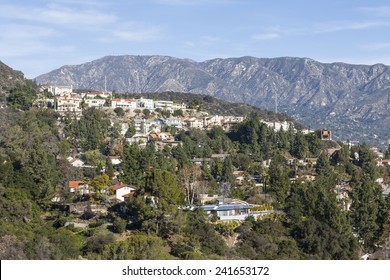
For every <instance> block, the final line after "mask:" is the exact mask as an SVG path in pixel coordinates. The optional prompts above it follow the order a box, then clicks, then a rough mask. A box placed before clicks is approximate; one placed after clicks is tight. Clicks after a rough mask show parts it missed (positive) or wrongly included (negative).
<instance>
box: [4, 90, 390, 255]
mask: <svg viewBox="0 0 390 280" xmlns="http://www.w3.org/2000/svg"><path fill="white" fill-rule="evenodd" d="M10 92H11V95H9V99H8V102H9V103H8V104H9V106H10V107H9V108H6V109H2V113H1V119H2V120H1V121H0V131H1V132H0V152H1V153H0V213H1V219H0V258H1V259H77V258H88V259H355V258H358V257H359V254H360V253H361V252H362V251H364V252H372V251H374V250H376V249H377V248H378V246H379V245H383V244H385V242H388V241H389V235H390V231H389V230H390V229H389V213H390V199H389V197H387V198H384V197H383V196H382V192H381V189H380V187H379V185H378V184H377V183H376V182H375V180H376V179H377V178H378V176H379V175H381V177H384V178H388V177H389V176H390V170H389V169H386V168H378V167H377V166H376V164H375V161H374V160H375V156H374V154H373V152H372V151H371V150H370V149H369V147H368V146H366V145H360V146H354V147H352V148H351V149H350V148H349V147H347V146H343V147H341V149H339V150H338V151H337V152H336V153H334V154H333V155H332V156H331V157H329V156H328V155H327V154H325V152H324V150H325V149H326V148H328V147H329V146H335V145H337V144H335V143H333V142H331V141H321V140H320V139H319V137H318V135H317V134H316V133H312V134H308V135H303V134H302V133H301V132H300V131H295V130H294V129H293V128H291V129H289V130H287V131H283V130H281V131H278V132H275V131H274V130H273V129H272V128H270V127H268V126H267V125H265V124H264V123H263V122H261V117H260V116H259V115H258V114H256V113H253V114H250V115H249V116H248V117H247V119H246V120H245V121H244V122H243V123H242V124H241V125H239V126H238V128H237V129H236V130H235V131H232V132H231V133H225V132H224V131H223V130H222V129H221V128H220V127H216V128H213V129H212V130H209V131H201V130H192V131H178V132H177V134H176V135H175V138H176V140H177V141H181V142H182V145H178V146H177V147H171V146H169V145H167V146H165V147H164V148H163V149H161V150H158V149H157V148H156V145H155V143H154V142H150V143H147V144H146V145H145V146H144V147H141V145H139V144H128V143H127V142H125V141H123V139H121V137H120V135H119V133H118V131H117V130H118V128H117V127H115V126H113V125H111V122H110V120H109V118H108V115H107V113H106V112H104V111H101V110H97V109H93V108H92V109H88V110H87V111H85V112H84V114H83V117H81V118H80V119H78V120H77V119H75V118H72V116H68V117H66V118H63V119H62V120H61V121H58V120H59V119H58V117H59V116H57V115H56V114H55V113H54V111H52V110H49V109H44V110H43V109H37V108H31V106H30V105H29V104H30V103H29V102H26V98H27V99H28V100H29V98H30V96H33V95H34V94H33V92H32V91H31V88H29V89H26V88H25V87H24V86H21V87H16V88H15V89H13V90H12V91H10ZM12 93H14V95H12ZM21 93H22V94H21ZM21 96H22V98H20V97H21ZM115 113H116V112H115ZM115 113H114V114H115ZM117 117H120V116H117ZM130 129H131V128H130ZM73 149H80V150H82V151H83V152H84V156H85V158H86V160H87V161H88V162H89V163H90V164H91V165H95V166H97V168H96V169H91V168H89V169H78V168H73V167H71V166H70V165H69V163H68V162H67V161H66V160H65V158H66V155H69V154H70V152H71V150H73ZM112 154H118V155H121V157H122V160H123V162H122V164H121V166H120V170H119V175H118V176H119V177H118V179H119V180H120V181H122V182H124V183H127V184H129V185H132V186H134V187H135V188H136V189H137V192H136V195H133V196H132V197H130V199H129V200H128V201H127V202H126V204H125V205H124V209H125V211H120V209H119V207H117V205H113V204H110V202H108V201H107V197H106V196H105V195H104V192H102V190H103V189H104V188H106V187H107V186H109V185H110V179H112V177H113V176H114V173H115V170H114V169H113V167H112V166H111V165H110V163H109V161H107V157H108V156H109V155H112ZM212 154H229V156H227V157H226V159H216V160H213V161H212V163H211V164H210V166H208V165H207V164H206V161H203V164H201V165H197V164H195V163H194V162H193V159H194V158H198V159H205V158H210V156H211V155H212ZM356 154H358V155H359V157H356ZM387 155H389V153H387ZM313 157H316V158H318V159H317V164H316V165H314V166H310V165H305V166H300V165H299V163H298V162H297V161H299V160H304V159H306V158H313ZM286 158H294V161H295V162H294V163H292V164H288V163H287V161H286ZM269 159H271V164H270V166H269V167H266V166H265V165H264V164H263V161H266V160H269ZM102 167H105V169H104V170H105V172H102ZM234 170H240V171H243V174H244V182H243V183H240V184H238V183H237V182H236V181H235V178H234V176H233V171H234ZM304 172H312V173H315V174H316V179H315V180H314V181H307V180H301V179H299V178H300V175H301V173H304ZM251 176H255V177H256V178H258V181H260V182H261V183H262V185H260V186H259V185H257V184H255V182H254V180H252V179H251ZM294 178H298V179H296V180H292V179H294ZM80 179H83V180H85V181H88V182H89V184H90V185H91V186H92V187H93V189H94V190H95V191H96V192H97V194H99V195H95V196H91V197H88V198H85V197H71V196H70V194H69V192H68V190H67V183H68V181H69V180H80ZM340 182H349V184H350V185H351V190H350V193H349V195H350V197H351V198H352V199H353V203H352V206H351V209H350V211H344V210H342V208H341V202H340V201H339V200H338V199H337V197H336V192H335V190H334V188H335V186H336V184H338V183H340ZM200 193H209V194H224V195H226V196H228V197H231V198H237V199H241V200H245V201H248V202H251V203H254V204H259V205H270V204H272V205H273V207H274V209H277V210H279V211H278V212H275V213H274V214H271V215H269V216H266V217H264V218H263V219H259V220H255V219H253V218H248V219H247V220H246V221H244V222H238V221H231V222H221V221H218V220H217V219H216V217H208V216H207V215H206V214H205V212H204V211H203V210H201V208H197V209H196V210H194V211H189V210H186V209H185V207H186V206H187V205H188V204H196V203H198V200H197V195H198V194H200ZM57 194H60V195H62V196H63V197H65V199H66V202H78V201H82V202H89V203H92V202H96V201H98V202H99V203H101V204H106V205H108V206H109V211H108V214H106V215H100V216H95V215H93V214H91V215H87V214H88V213H89V212H88V211H89V210H88V209H87V210H86V213H84V214H83V215H81V216H77V215H74V214H71V213H69V212H68V211H66V210H65V208H64V207H62V206H63V205H61V204H55V203H52V200H51V199H52V198H53V197H54V195H57ZM82 219H84V220H82ZM75 221H82V222H85V221H87V223H88V227H86V228H79V227H75V226H74V222H75ZM72 223H73V224H72Z"/></svg>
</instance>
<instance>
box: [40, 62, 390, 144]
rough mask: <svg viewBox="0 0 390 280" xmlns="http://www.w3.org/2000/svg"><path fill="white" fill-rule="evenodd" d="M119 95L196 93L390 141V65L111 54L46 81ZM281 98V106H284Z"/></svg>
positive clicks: (346, 135)
mask: <svg viewBox="0 0 390 280" xmlns="http://www.w3.org/2000/svg"><path fill="white" fill-rule="evenodd" d="M105 79H106V81H107V83H106V84H107V89H108V90H115V91H117V92H137V93H146V92H164V91H176V92H189V93H200V94H206V95H211V96H214V97H217V98H221V99H225V100H228V101H233V102H245V103H248V104H251V105H255V106H257V107H260V108H265V109H271V110H274V109H275V108H276V107H277V108H278V110H279V111H282V112H285V113H287V114H288V115H291V116H293V117H295V118H296V119H297V120H300V121H301V122H303V123H304V124H306V125H308V126H311V127H313V128H316V129H317V128H329V129H332V130H334V135H335V136H338V138H340V139H344V140H346V139H351V140H360V141H361V142H367V143H370V144H382V145H385V144H386V141H387V140H388V139H390V110H389V109H390V68H389V67H388V66H385V65H382V64H377V65H372V66H368V65H350V64H345V63H330V64H326V63H320V62H317V61H314V60H312V59H308V58H292V57H282V58H272V59H271V58H255V57H241V58H227V59H212V60H208V61H204V62H200V63H198V62H195V61H192V60H188V59H178V58H173V57H167V56H108V57H104V58H101V59H98V60H95V61H92V62H88V63H85V64H81V65H77V66H64V67H61V68H60V69H57V70H54V71H52V72H50V73H47V74H44V75H41V76H39V77H37V78H36V81H37V82H38V83H55V84H73V86H74V87H77V88H94V89H97V90H104V87H105ZM276 100H277V106H276Z"/></svg>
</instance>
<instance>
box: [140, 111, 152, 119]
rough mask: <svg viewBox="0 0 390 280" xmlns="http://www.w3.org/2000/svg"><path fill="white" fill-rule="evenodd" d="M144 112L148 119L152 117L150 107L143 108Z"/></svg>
mask: <svg viewBox="0 0 390 280" xmlns="http://www.w3.org/2000/svg"><path fill="white" fill-rule="evenodd" d="M142 113H143V114H144V116H145V118H146V119H148V118H149V117H150V114H151V112H150V110H149V109H143V110H142Z"/></svg>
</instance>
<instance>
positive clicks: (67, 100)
mask: <svg viewBox="0 0 390 280" xmlns="http://www.w3.org/2000/svg"><path fill="white" fill-rule="evenodd" d="M81 101H82V99H81V97H80V96H79V95H77V94H68V95H64V96H59V97H57V100H56V102H55V110H56V112H59V113H66V112H75V113H80V114H81V112H82V109H81V106H80V104H81Z"/></svg>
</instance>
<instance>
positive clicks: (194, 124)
mask: <svg viewBox="0 0 390 280" xmlns="http://www.w3.org/2000/svg"><path fill="white" fill-rule="evenodd" d="M184 122H185V124H186V125H187V127H188V128H199V129H203V127H204V124H203V119H200V118H187V119H185V120H184Z"/></svg>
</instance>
